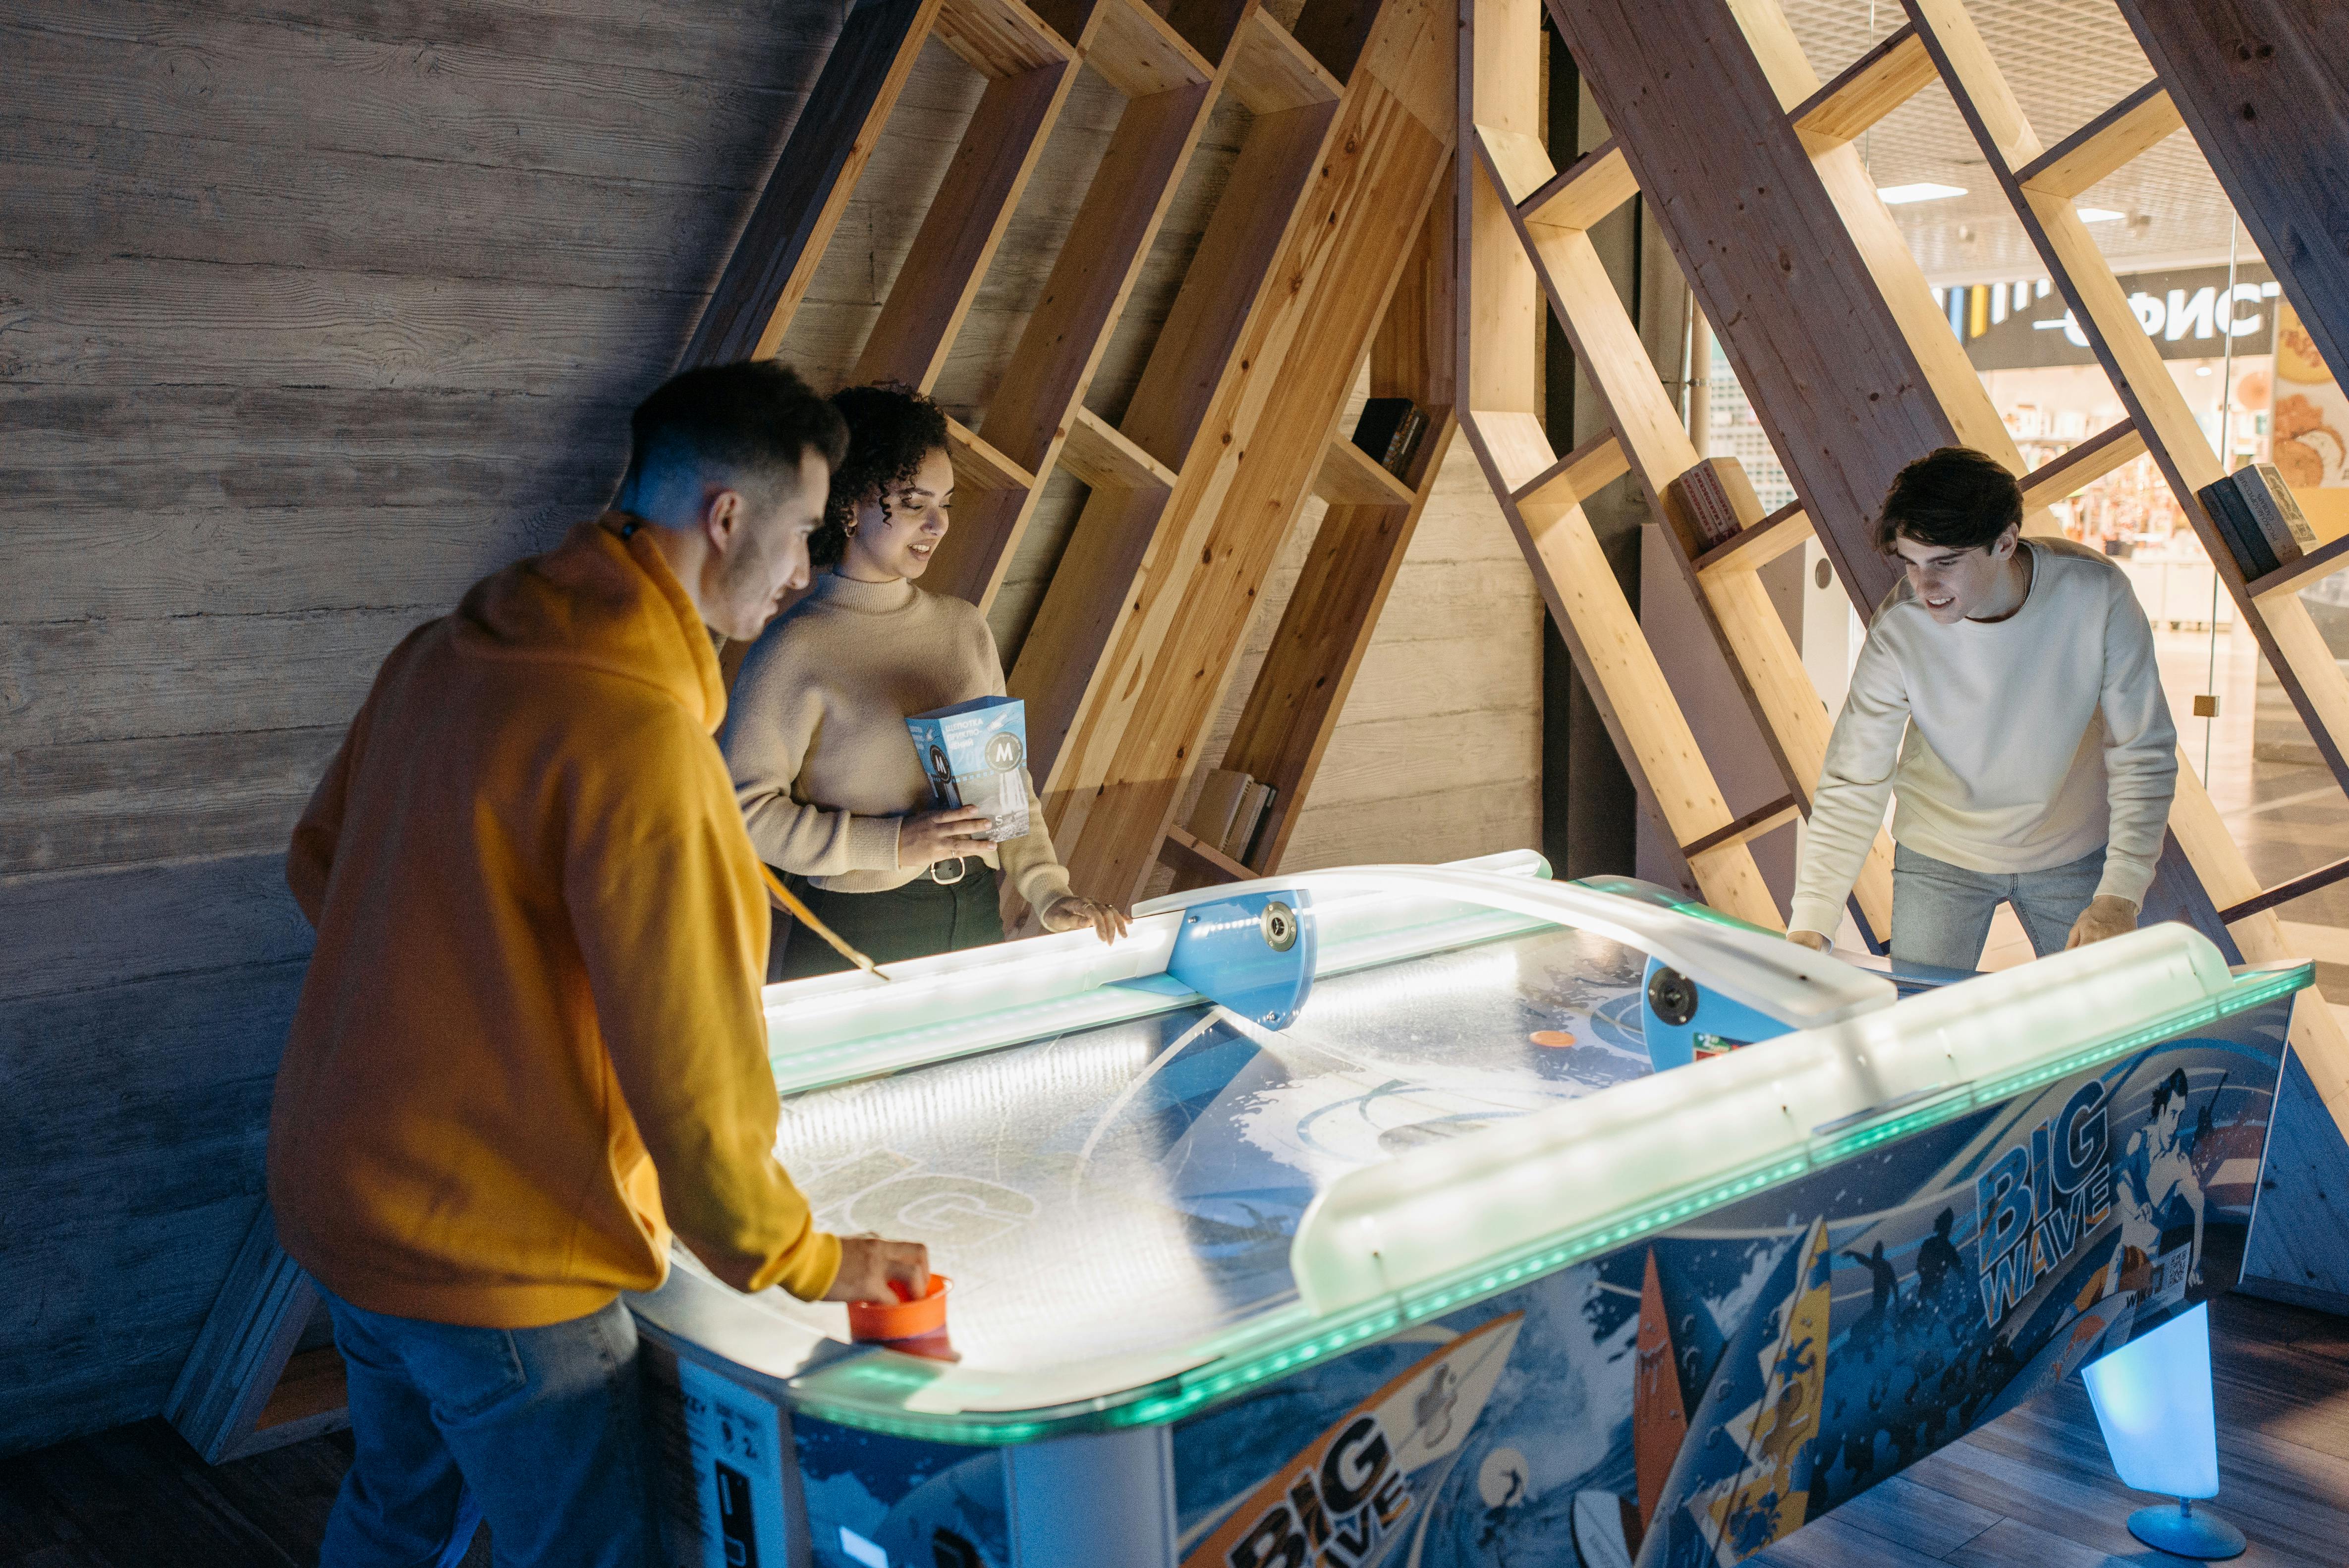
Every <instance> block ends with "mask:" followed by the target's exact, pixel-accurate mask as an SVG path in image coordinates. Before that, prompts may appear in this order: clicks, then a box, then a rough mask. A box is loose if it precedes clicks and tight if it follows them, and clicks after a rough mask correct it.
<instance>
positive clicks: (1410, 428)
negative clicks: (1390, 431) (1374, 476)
mask: <svg viewBox="0 0 2349 1568" xmlns="http://www.w3.org/2000/svg"><path fill="white" fill-rule="evenodd" d="M1426 434H1427V416H1426V415H1425V414H1423V413H1422V412H1421V411H1420V410H1419V409H1417V408H1413V410H1412V411H1411V412H1410V413H1408V414H1406V415H1404V416H1403V419H1402V424H1401V425H1399V426H1397V427H1396V428H1395V433H1394V438H1393V439H1392V440H1390V441H1389V442H1388V443H1387V449H1386V455H1385V456H1384V457H1382V458H1381V459H1379V463H1380V466H1381V467H1382V468H1384V469H1386V470H1387V472H1389V473H1391V474H1392V475H1394V477H1395V478H1397V479H1399V480H1400V479H1405V478H1407V477H1408V476H1409V474H1410V471H1411V459H1413V457H1415V456H1416V455H1417V454H1418V452H1419V441H1420V438H1421V437H1423V436H1424V435H1426Z"/></svg>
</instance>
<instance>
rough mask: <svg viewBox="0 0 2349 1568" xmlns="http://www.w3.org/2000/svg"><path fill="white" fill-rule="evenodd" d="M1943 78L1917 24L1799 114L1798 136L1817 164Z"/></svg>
mask: <svg viewBox="0 0 2349 1568" xmlns="http://www.w3.org/2000/svg"><path fill="white" fill-rule="evenodd" d="M1939 74H1940V73H1938V72H1936V71H1935V70H1934V69H1933V57H1932V55H1931V53H1930V51H1929V50H1928V49H1927V48H1926V47H1925V40H1924V39H1922V38H1921V37H1919V36H1917V26H1916V24H1915V23H1913V22H1911V23H1907V24H1904V25H1903V26H1900V27H1899V28H1896V29H1895V30H1894V31H1892V32H1891V33H1889V34H1887V35H1886V36H1885V37H1884V39H1883V41H1882V42H1880V43H1878V45H1877V46H1875V47H1874V48H1872V49H1870V50H1868V53H1866V54H1864V55H1862V56H1860V57H1859V58H1858V59H1857V60H1854V61H1853V62H1852V63H1851V64H1850V65H1849V66H1848V67H1846V68H1845V69H1844V72H1843V74H1842V75H1840V76H1838V77H1836V79H1835V80H1833V81H1831V82H1829V83H1828V84H1827V85H1826V86H1825V87H1823V88H1820V89H1819V90H1818V91H1817V92H1816V93H1813V94H1812V95H1811V96H1810V97H1809V98H1806V99H1805V100H1804V101H1803V102H1802V104H1800V105H1799V106H1798V107H1797V108H1795V112H1794V113H1793V115H1791V116H1790V117H1789V118H1790V119H1793V120H1794V122H1795V135H1797V136H1799V137H1801V138H1802V139H1803V145H1804V146H1805V147H1806V148H1807V149H1809V150H1810V153H1811V156H1812V157H1814V158H1816V157H1817V156H1818V155H1819V154H1820V153H1822V152H1826V151H1829V150H1833V149H1835V148H1838V147H1841V146H1843V145H1844V144H1845V143H1847V142H1852V141H1857V140H1858V139H1859V138H1860V137H1861V136H1862V135H1863V134H1864V133H1865V132H1866V131H1867V130H1868V129H1869V128H1870V127H1871V126H1873V125H1875V124H1876V122H1877V121H1878V120H1880V119H1883V118H1884V117H1885V116H1886V115H1888V114H1890V113H1891V112H1892V111H1893V110H1894V109H1896V108H1899V107H1900V106H1901V105H1902V104H1904V103H1907V102H1908V101H1909V99H1910V98H1914V97H1916V96H1917V94H1918V93H1919V92H1920V91H1922V90H1923V89H1924V88H1926V87H1927V86H1928V85H1930V83H1931V82H1932V81H1933V80H1934V78H1935V77H1937V76H1938V75H1939Z"/></svg>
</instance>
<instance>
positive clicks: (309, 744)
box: [0, 719, 347, 962]
mask: <svg viewBox="0 0 2349 1568" xmlns="http://www.w3.org/2000/svg"><path fill="white" fill-rule="evenodd" d="M346 722H347V719H345V720H344V721H342V722H337V723H335V724H332V725H321V726H318V727H309V728H299V729H275V730H263V731H259V732H254V731H233V732H225V733H218V734H212V733H205V734H197V735H171V736H157V737H154V738H150V739H144V740H125V741H111V742H106V743H102V744H98V745H78V746H73V745H69V746H26V747H18V748H12V749H9V750H6V751H0V874H8V875H13V874H18V873H23V872H58V871H78V870H87V869H92V868H97V867H103V866H109V865H136V864H140V863H141V862H145V861H160V860H169V859H176V858H179V857H182V856H201V855H234V854H259V853H266V852H277V853H283V852H284V850H285V841H286V838H287V836H288V835H289V834H291V833H292V832H293V830H294V823H295V820H296V819H298V818H299V817H300V816H301V814H302V806H303V803H304V802H305V801H306V800H308V799H309V798H310V791H311V790H312V789H314V788H315V787H316V784H317V782H318V776H319V775H320V774H321V773H323V772H324V771H325V770H326V759H327V758H329V757H331V756H333V755H334V751H335V748H336V746H337V745H339V744H341V742H342V738H343V729H344V724H345V723H346ZM85 962H87V961H85Z"/></svg>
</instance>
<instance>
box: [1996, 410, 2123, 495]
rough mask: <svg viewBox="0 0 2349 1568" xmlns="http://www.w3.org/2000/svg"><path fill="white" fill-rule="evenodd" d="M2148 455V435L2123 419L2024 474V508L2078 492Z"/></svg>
mask: <svg viewBox="0 0 2349 1568" xmlns="http://www.w3.org/2000/svg"><path fill="white" fill-rule="evenodd" d="M2143 456H2145V437H2144V436H2143V435H2141V434H2139V433H2138V431H2137V426H2136V424H2135V423H2134V422H2132V421H2130V420H2127V419H2123V420H2122V421H2121V422H2120V423H2118V424H2116V425H2110V426H2107V427H2106V428H2104V429H2102V430H2099V431H2097V432H2096V433H2095V435H2093V436H2091V437H2089V438H2087V439H2086V440H2085V441H2082V442H2081V443H2080V444H2079V445H2077V446H2075V447H2074V448H2072V449H2070V450H2069V451H2067V452H2064V453H2063V454H2062V455H2061V456H2059V457H2057V458H2055V459H2054V460H2053V461H2051V462H2049V463H2048V464H2047V465H2046V466H2045V467H2044V468H2039V469H2033V470H2032V471H2031V472H2029V473H2027V474H2025V475H2023V510H2024V511H2037V510H2039V509H2040V508H2042V507H2044V506H2051V505H2053V504H2054V503H2055V502H2056V501H2059V500H2065V499H2067V498H2069V497H2072V496H2075V495H2078V494H2079V493H2080V492H2081V491H2082V490H2086V489H2087V488H2088V487H2089V486H2090V485H2092V484H2095V482H2096V481H2097V480H2100V479H2103V478H2104V477H2105V476H2106V474H2108V473H2111V472H2112V471H2113V470H2114V469H2117V468H2120V467H2123V466H2124V465H2126V464H2128V463H2132V462H2135V461H2136V460H2137V459H2139V458H2141V457H2143Z"/></svg>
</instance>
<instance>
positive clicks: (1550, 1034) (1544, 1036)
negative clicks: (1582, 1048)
mask: <svg viewBox="0 0 2349 1568" xmlns="http://www.w3.org/2000/svg"><path fill="white" fill-rule="evenodd" d="M1526 1038H1528V1039H1530V1040H1532V1041H1533V1043H1534V1044H1536V1045H1537V1046H1541V1047H1546V1048H1547V1049H1549V1050H1553V1051H1562V1050H1564V1049H1566V1047H1568V1046H1570V1045H1572V1044H1574V1037H1573V1036H1572V1035H1569V1034H1568V1033H1567V1032H1566V1031H1565V1030H1564V1029H1536V1030H1535V1031H1534V1032H1533V1033H1532V1034H1531V1035H1528V1036H1527V1037H1526Z"/></svg>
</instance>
